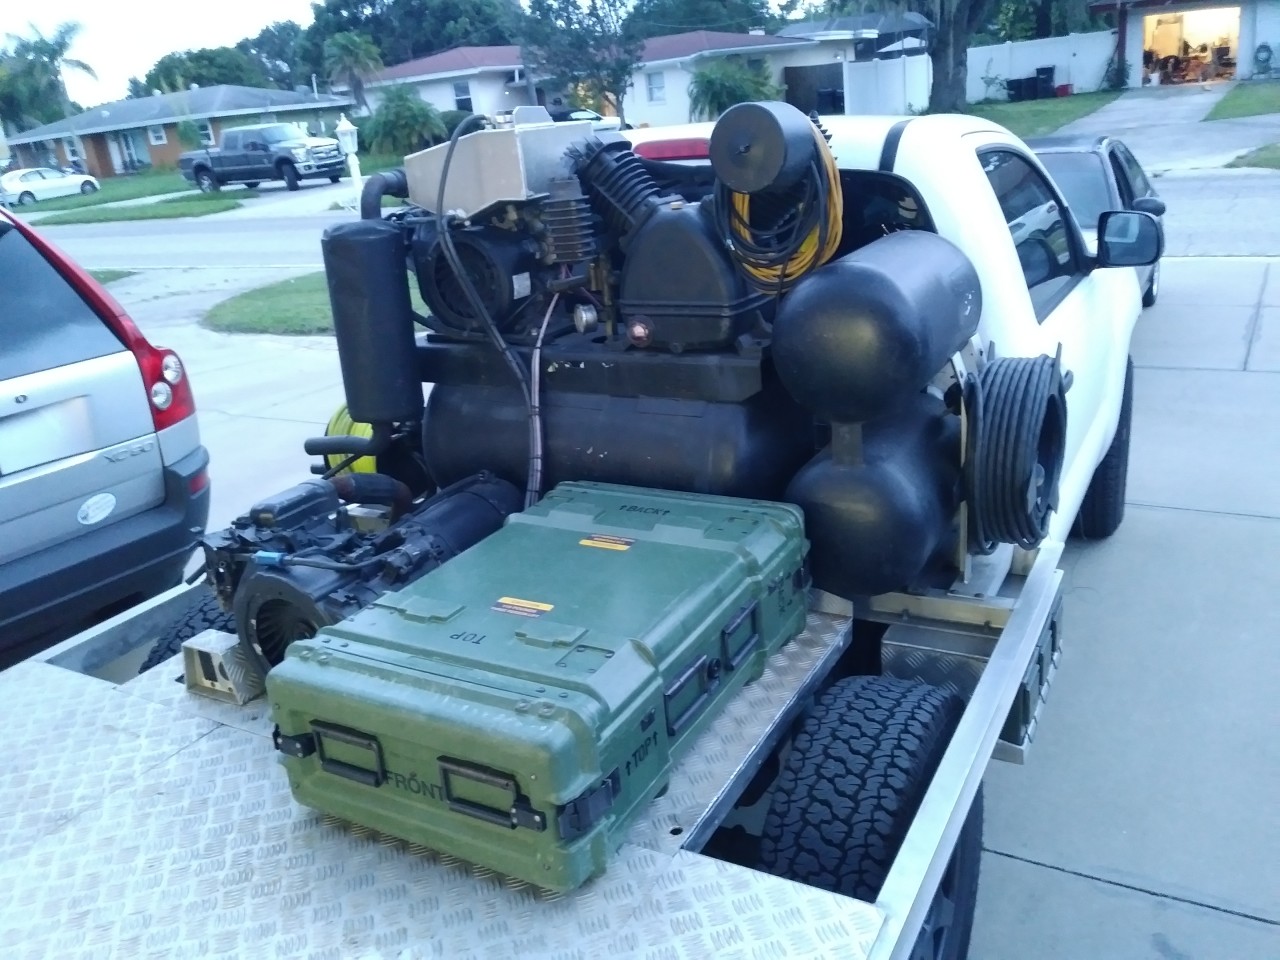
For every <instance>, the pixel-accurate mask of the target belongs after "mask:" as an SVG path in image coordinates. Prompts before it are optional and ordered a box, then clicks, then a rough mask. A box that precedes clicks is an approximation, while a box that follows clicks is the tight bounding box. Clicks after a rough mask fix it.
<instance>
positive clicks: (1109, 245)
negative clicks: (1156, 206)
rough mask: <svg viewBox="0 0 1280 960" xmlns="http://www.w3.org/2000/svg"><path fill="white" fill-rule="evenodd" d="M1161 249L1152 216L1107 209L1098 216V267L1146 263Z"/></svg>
mask: <svg viewBox="0 0 1280 960" xmlns="http://www.w3.org/2000/svg"><path fill="white" fill-rule="evenodd" d="M1163 253H1164V231H1162V230H1161V229H1160V224H1159V222H1157V220H1156V218H1155V217H1153V216H1152V215H1151V214H1149V213H1142V212H1140V211H1136V210H1110V211H1108V212H1107V213H1104V214H1103V215H1102V216H1101V217H1100V218H1099V219H1098V257H1097V262H1098V266H1100V267H1146V266H1150V265H1151V264H1153V263H1155V262H1156V261H1157V260H1159V259H1160V255H1161V254H1163Z"/></svg>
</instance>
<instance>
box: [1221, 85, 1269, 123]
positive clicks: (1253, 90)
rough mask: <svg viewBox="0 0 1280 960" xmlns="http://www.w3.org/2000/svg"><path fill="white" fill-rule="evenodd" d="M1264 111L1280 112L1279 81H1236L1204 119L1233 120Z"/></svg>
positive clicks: (1256, 114) (1255, 115)
mask: <svg viewBox="0 0 1280 960" xmlns="http://www.w3.org/2000/svg"><path fill="white" fill-rule="evenodd" d="M1264 113H1280V82H1276V81H1274V80H1249V81H1246V82H1244V83H1237V84H1236V85H1235V86H1234V87H1232V88H1231V89H1230V90H1228V91H1227V95H1226V96H1225V97H1223V98H1222V99H1221V100H1219V101H1218V102H1217V103H1216V104H1214V106H1213V109H1212V110H1210V111H1209V115H1208V116H1207V117H1205V119H1206V120H1233V119H1235V118H1236V117H1257V116H1260V115H1262V114H1264Z"/></svg>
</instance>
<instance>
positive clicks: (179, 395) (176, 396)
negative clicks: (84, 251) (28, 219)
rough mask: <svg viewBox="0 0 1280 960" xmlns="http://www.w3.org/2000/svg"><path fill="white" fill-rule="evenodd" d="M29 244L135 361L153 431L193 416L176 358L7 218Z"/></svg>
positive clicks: (77, 270) (67, 262) (76, 269)
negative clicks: (71, 287) (152, 341)
mask: <svg viewBox="0 0 1280 960" xmlns="http://www.w3.org/2000/svg"><path fill="white" fill-rule="evenodd" d="M10 219H11V220H12V221H13V223H14V225H15V226H16V227H17V228H18V232H19V233H21V234H22V235H23V236H24V237H26V238H27V240H28V241H30V242H31V244H32V246H34V247H35V248H36V249H37V250H39V251H40V253H41V254H42V255H43V256H44V258H45V259H46V260H48V261H49V263H51V264H53V267H54V269H55V270H57V271H58V272H59V273H60V274H62V276H63V277H65V278H66V280H67V282H68V283H70V284H71V285H72V286H73V287H75V289H76V292H77V293H79V294H80V296H81V297H83V298H84V302H85V303H87V304H88V305H89V306H90V307H91V308H92V309H93V312H94V313H96V314H97V315H98V316H99V317H100V318H101V319H102V322H103V323H105V324H106V325H107V326H108V327H109V328H110V329H111V331H112V332H113V333H114V334H115V335H116V336H117V337H119V338H120V341H121V342H122V343H123V344H124V345H125V347H127V348H128V350H129V352H130V353H132V354H133V356H134V358H135V359H136V360H137V361H138V369H139V370H140V371H141V372H142V383H143V385H144V387H145V388H146V391H147V400H148V402H149V403H150V404H151V419H152V421H153V422H154V423H155V428H156V430H163V429H165V428H166V427H171V426H173V425H174V424H175V423H179V422H181V421H183V420H185V419H186V418H187V417H189V416H191V415H192V414H193V413H195V412H196V398H195V395H194V394H193V393H192V392H191V382H190V381H189V380H188V379H187V373H186V369H185V368H184V367H183V365H182V361H181V360H180V359H179V358H178V355H177V354H176V353H174V352H173V351H172V350H165V349H163V348H161V347H153V346H152V345H151V342H150V341H149V340H147V338H146V337H144V336H143V335H142V331H141V330H139V329H138V326H137V324H135V323H134V322H133V320H131V319H130V318H129V315H128V314H127V313H125V312H124V307H122V306H120V303H119V301H117V300H116V298H115V297H113V296H112V295H111V294H109V293H108V292H107V291H106V290H105V289H104V288H103V287H102V285H101V284H100V283H98V281H97V280H95V279H93V277H92V276H90V275H89V274H88V273H87V272H86V271H85V270H84V269H83V268H82V267H80V266H79V265H78V264H76V263H75V262H74V261H73V260H71V258H69V257H68V256H67V255H66V254H65V253H63V252H62V251H61V250H59V249H58V248H57V247H55V246H54V245H53V244H51V243H50V242H49V241H48V240H46V239H45V238H44V237H42V236H40V235H39V234H37V233H35V232H34V231H33V230H32V229H31V228H30V227H29V226H27V225H26V224H25V223H23V222H22V221H21V220H19V219H17V218H16V217H13V218H10Z"/></svg>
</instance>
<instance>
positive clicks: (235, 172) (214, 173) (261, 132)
mask: <svg viewBox="0 0 1280 960" xmlns="http://www.w3.org/2000/svg"><path fill="white" fill-rule="evenodd" d="M178 169H179V170H181V171H182V175H183V176H184V177H186V179H188V180H190V181H191V182H192V183H194V184H195V185H196V186H197V187H199V188H200V189H201V190H202V191H203V192H204V193H212V192H213V191H215V190H217V189H219V188H220V187H222V186H223V185H224V184H228V183H243V184H244V185H245V186H247V187H250V188H253V187H256V186H257V185H258V184H259V183H261V182H263V181H264V180H283V181H284V182H285V185H286V186H287V187H288V188H289V189H290V190H297V189H298V187H299V185H300V184H301V183H302V181H303V180H311V179H315V178H318V177H328V178H329V182H330V183H337V182H338V180H339V179H341V177H342V174H343V172H344V171H345V170H346V158H345V157H344V156H343V155H342V149H341V147H339V146H338V141H337V140H334V139H333V138H331V137H313V136H311V135H310V134H308V133H307V131H306V130H305V129H303V128H302V127H300V126H298V125H296V124H292V123H264V124H259V125H257V126H252V127H232V128H231V129H230V130H224V131H222V138H221V144H220V145H219V146H217V147H211V148H209V149H205V150H191V151H189V152H187V153H184V154H183V155H182V156H181V157H179V158H178Z"/></svg>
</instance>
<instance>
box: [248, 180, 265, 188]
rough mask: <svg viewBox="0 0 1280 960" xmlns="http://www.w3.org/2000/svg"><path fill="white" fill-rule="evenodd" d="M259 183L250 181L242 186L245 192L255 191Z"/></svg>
mask: <svg viewBox="0 0 1280 960" xmlns="http://www.w3.org/2000/svg"><path fill="white" fill-rule="evenodd" d="M261 182H262V181H261V180H250V181H249V182H248V183H246V184H245V185H244V188H245V189H246V190H257V189H258V184H259V183H261Z"/></svg>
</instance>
